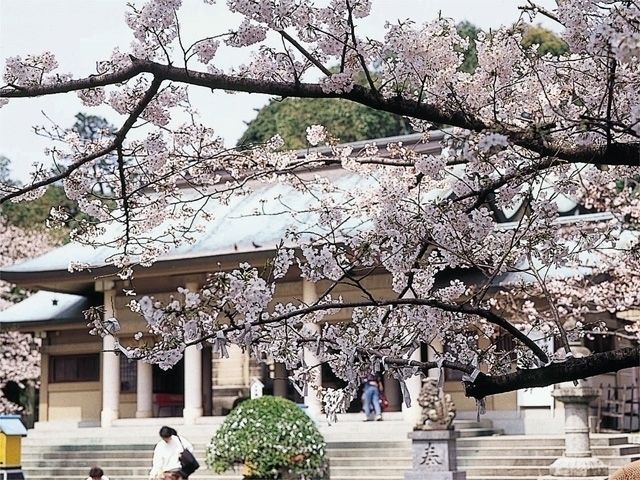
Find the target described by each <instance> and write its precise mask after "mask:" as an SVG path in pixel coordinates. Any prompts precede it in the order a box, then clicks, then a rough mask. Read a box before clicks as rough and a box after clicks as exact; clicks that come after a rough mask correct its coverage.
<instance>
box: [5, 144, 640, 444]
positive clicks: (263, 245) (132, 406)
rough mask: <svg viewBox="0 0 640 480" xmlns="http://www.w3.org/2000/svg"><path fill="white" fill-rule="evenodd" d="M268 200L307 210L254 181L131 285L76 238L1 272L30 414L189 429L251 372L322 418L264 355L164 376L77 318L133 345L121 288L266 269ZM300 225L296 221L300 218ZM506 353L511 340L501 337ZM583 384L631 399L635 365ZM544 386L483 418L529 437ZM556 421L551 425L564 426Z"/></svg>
mask: <svg viewBox="0 0 640 480" xmlns="http://www.w3.org/2000/svg"><path fill="white" fill-rule="evenodd" d="M442 135H443V134H441V133H439V134H436V133H434V134H433V135H432V138H431V139H430V141H429V142H426V143H423V142H421V141H420V139H421V136H420V135H409V136H405V137H398V138H393V139H380V140H378V141H377V143H378V144H383V143H387V142H389V141H400V140H401V141H403V142H404V144H405V145H406V146H410V147H411V148H415V149H416V150H417V151H418V152H419V153H424V154H426V153H435V152H437V151H438V150H439V149H440V142H439V141H440V140H441V136H442ZM365 143H369V142H356V143H354V144H353V147H354V150H357V149H358V148H359V147H362V146H364V144H365ZM381 154H383V153H381ZM324 173H325V174H326V175H327V176H328V177H330V178H331V179H332V181H334V182H337V183H339V184H342V185H349V184H353V185H357V184H358V182H363V181H364V180H363V179H361V178H357V177H356V176H355V175H353V174H349V173H345V172H344V171H341V170H338V169H335V170H328V171H326V172H324ZM265 199H266V200H274V199H278V202H281V203H282V204H284V205H289V206H293V207H294V209H297V210H300V211H304V210H305V202H308V201H309V200H308V199H307V198H306V197H305V196H304V194H302V193H301V192H298V191H295V190H293V189H287V188H286V187H283V186H282V185H278V184H265V185H262V186H260V187H259V188H256V189H255V191H254V192H253V193H251V194H250V195H248V196H247V197H243V198H239V199H237V200H235V201H231V202H229V203H228V204H227V205H220V206H219V208H217V209H216V211H215V218H214V219H213V220H212V221H210V222H208V223H206V224H205V225H204V231H202V232H201V233H198V237H197V240H196V241H195V243H193V244H190V245H183V246H180V247H177V248H174V249H173V250H171V251H170V252H168V253H167V254H165V255H163V256H162V257H160V258H159V259H158V260H157V261H156V262H155V263H154V264H153V265H152V266H150V267H140V268H136V269H135V276H134V279H133V280H132V281H130V280H121V279H119V278H118V277H117V276H115V275H114V269H113V267H110V266H107V265H106V264H105V258H107V257H109V256H110V255H112V254H113V253H115V250H111V249H110V248H109V247H98V248H93V247H88V246H83V245H79V244H75V243H69V244H66V245H64V246H61V247H59V248H56V249H54V250H52V251H50V252H48V253H47V254H44V255H42V256H40V257H37V258H33V259H30V260H27V261H25V262H23V263H20V264H17V265H13V266H9V267H4V268H2V269H0V277H1V278H2V279H3V280H5V281H8V282H11V283H15V284H17V285H18V286H20V287H23V288H27V289H32V290H37V293H35V294H33V295H32V296H30V297H28V298H27V299H26V300H24V301H23V302H21V303H19V304H17V305H15V306H13V307H11V308H9V309H8V310H5V311H3V312H0V328H3V329H13V330H20V331H24V332H33V334H34V335H35V337H36V338H37V339H39V341H40V342H41V352H42V378H41V384H40V392H39V421H40V422H54V421H67V422H77V423H78V424H80V425H98V424H100V425H102V426H104V427H107V426H110V425H113V424H114V423H117V421H118V420H119V419H123V418H135V417H137V418H155V417H169V416H170V417H176V416H182V417H183V418H184V423H185V424H190V423H191V424H193V423H198V422H199V419H200V418H201V417H203V416H217V415H225V414H226V413H228V412H229V411H230V409H231V408H232V407H233V406H234V402H236V401H237V400H238V399H239V398H242V397H246V396H248V395H249V389H250V385H251V382H252V381H253V380H254V379H259V380H260V381H261V382H262V383H263V384H264V385H265V389H266V390H265V392H266V393H270V394H273V395H280V396H286V397H288V398H291V399H293V400H295V401H297V402H298V403H301V404H302V403H304V404H305V405H307V408H308V409H309V411H310V413H312V414H317V415H319V414H320V413H321V405H320V403H319V401H318V400H317V398H315V396H313V395H308V396H306V397H303V396H301V395H300V392H298V391H297V390H296V389H295V388H294V386H293V385H292V384H291V383H290V382H289V380H288V374H287V371H286V369H285V367H284V365H283V364H279V363H274V362H272V361H270V360H269V359H264V362H262V363H261V362H258V361H256V360H255V359H251V358H249V356H248V354H246V353H244V352H243V351H241V349H240V348H238V347H232V348H230V349H229V358H218V357H217V356H215V355H214V354H213V353H212V349H211V346H205V347H204V348H202V349H198V348H197V347H195V346H191V347H188V348H187V349H186V351H185V355H184V358H183V359H182V360H181V361H180V362H179V363H178V364H177V365H176V366H175V367H174V368H172V369H170V370H167V371H164V370H161V369H160V368H159V367H158V366H157V365H151V364H149V363H146V362H144V361H135V360H129V359H127V358H126V357H125V356H123V355H116V354H114V353H113V349H114V338H113V337H111V336H106V337H104V338H101V337H99V336H93V335H90V334H89V330H90V329H89V327H87V320H86V319H85V317H84V314H83V311H84V310H86V309H87V308H88V307H91V306H102V307H103V309H104V316H105V318H111V317H116V318H117V319H118V321H119V323H120V325H121V332H120V335H121V338H122V339H123V340H122V341H123V343H125V344H126V343H127V342H128V343H130V344H135V342H136V341H137V340H134V335H135V334H136V332H138V331H142V332H145V331H146V327H145V322H144V320H143V319H142V317H141V316H140V315H138V314H135V313H133V312H132V311H131V310H130V309H129V308H128V307H127V304H128V302H129V301H130V300H131V299H132V298H135V297H131V296H128V295H127V291H129V290H135V293H136V294H137V295H139V296H141V295H151V296H153V297H155V298H157V299H159V300H167V299H168V298H169V297H170V296H171V295H178V293H177V290H178V288H180V287H186V288H188V289H190V290H195V289H197V288H198V287H200V286H202V285H203V284H204V282H205V280H206V278H207V274H209V273H211V272H215V271H221V270H222V271H224V270H231V269H234V268H237V266H238V264H239V263H241V262H249V263H251V264H252V265H265V264H266V262H267V261H268V259H269V258H271V257H272V255H273V253H274V251H275V247H276V245H277V244H278V243H280V241H281V240H282V239H283V238H284V236H285V231H286V230H287V228H289V227H290V221H291V220H290V217H287V216H269V215H264V216H261V215H255V212H256V211H258V210H260V209H263V208H264V200H265ZM562 202H563V203H562V204H559V207H560V209H561V210H562V211H563V212H567V213H568V215H567V216H566V217H561V221H567V222H571V221H573V220H572V218H575V217H574V216H573V215H574V213H575V212H576V211H577V205H576V203H575V202H572V201H571V199H567V198H565V199H563V200H562ZM502 214H503V216H504V221H505V222H508V221H509V220H510V219H512V218H513V217H514V215H516V214H517V212H515V211H512V212H502ZM569 214H570V215H569ZM587 215H596V216H597V215H601V214H597V213H593V214H590V213H587V214H584V215H582V218H585V217H586V216H587ZM594 218H595V217H594ZM301 221H302V222H304V219H303V220H301ZM310 227H311V226H310ZM72 261H74V262H80V263H83V264H86V265H88V268H86V269H85V270H82V271H79V272H73V273H71V272H70V271H69V269H68V266H69V263H70V262H72ZM502 280H503V281H508V279H502ZM366 287H367V288H368V289H369V290H370V291H372V292H378V293H381V294H382V293H384V292H389V295H391V294H392V291H391V287H390V278H389V277H388V276H387V275H383V274H379V275H371V276H370V277H368V278H367V279H366ZM320 292H322V284H313V283H311V282H307V281H303V280H301V279H300V277H299V276H297V275H295V274H293V273H292V274H291V275H289V276H286V277H285V278H283V279H282V281H281V282H280V283H279V285H278V288H277V290H276V297H277V298H276V300H278V301H285V302H286V301H294V300H297V301H303V302H307V303H310V302H313V301H314V300H315V299H316V298H317V296H318V295H319V293H320ZM335 293H336V294H340V295H342V296H343V297H344V298H345V299H348V298H350V297H352V298H355V296H356V295H357V292H356V291H355V290H349V289H348V288H346V287H342V289H341V290H338V291H336V292H335ZM337 319H338V320H343V321H348V315H347V312H343V313H341V314H339V315H338V317H337ZM603 320H604V321H606V322H607V324H608V325H609V326H610V327H611V328H618V326H619V324H620V323H622V322H624V319H621V318H617V317H616V316H615V315H610V316H608V317H607V318H603ZM535 334H536V333H535V332H533V333H532V335H535ZM143 340H144V339H143ZM505 341H506V340H505ZM623 345H624V340H623V339H618V338H616V337H614V336H607V337H602V338H600V337H598V338H597V339H595V340H590V343H589V344H588V345H587V346H588V347H589V348H591V349H592V350H608V349H613V348H618V347H619V346H623ZM440 347H442V346H440ZM505 348H508V345H506V344H505ZM546 348H547V349H548V350H549V351H550V352H552V351H553V349H554V346H553V345H552V344H551V343H549V342H547V344H546ZM432 355H433V353H432V350H431V349H427V348H426V347H425V348H423V349H422V350H421V351H420V350H418V351H416V353H415V354H414V358H415V359H421V360H430V359H432ZM319 373H320V375H318V378H319V381H320V382H321V385H322V386H323V387H331V386H338V385H340V379H338V378H337V377H336V376H335V375H333V372H331V370H330V368H328V367H326V366H323V367H322V369H321V371H320V372H319ZM434 375H437V372H434ZM445 375H446V378H445V380H446V381H445V391H447V392H448V393H451V394H452V396H453V399H454V401H455V403H456V405H457V406H458V411H459V416H461V417H464V416H465V415H467V416H468V418H475V415H476V412H477V406H476V403H475V401H474V400H473V399H468V398H466V397H465V396H464V392H463V387H462V383H461V381H460V380H461V377H460V376H459V375H458V373H457V372H450V371H445ZM591 381H592V382H593V383H594V384H595V385H600V384H602V385H608V386H610V387H612V388H622V389H623V390H624V388H626V387H634V386H635V388H636V398H635V401H636V402H637V400H638V399H637V388H638V386H639V385H640V367H638V368H633V369H627V370H624V371H621V372H619V373H617V374H609V375H602V376H599V377H596V378H593V379H591ZM420 385H421V380H420V378H419V377H414V378H413V379H410V380H409V381H408V382H407V386H408V388H409V390H410V393H411V394H412V396H413V398H417V395H418V392H419V390H420ZM552 388H553V387H546V388H539V389H534V390H529V391H519V392H510V393H505V394H501V395H495V396H492V397H490V398H488V399H487V402H486V409H487V414H486V415H487V417H488V418H490V419H491V420H493V423H494V425H495V426H497V427H500V428H502V429H504V431H505V432H507V433H538V432H539V430H540V429H541V428H542V427H541V425H542V424H544V423H545V422H546V421H547V420H548V419H550V418H552V417H553V416H554V415H555V409H556V408H557V407H559V405H556V404H555V403H554V399H553V397H552V396H551V395H550V392H551V390H552ZM629 391H631V390H629ZM310 392H311V389H310ZM385 392H386V395H387V398H388V399H389V401H390V409H391V410H392V411H393V410H395V411H400V410H402V411H403V416H404V418H405V419H406V420H408V421H412V420H413V419H415V418H416V417H417V416H419V414H420V412H419V408H420V407H419V406H418V405H417V402H414V406H412V407H410V408H406V407H404V406H403V404H402V398H401V393H400V388H399V385H398V383H397V382H396V381H395V380H393V379H391V378H387V377H385ZM633 408H635V409H636V417H635V420H634V417H633V416H632V417H630V418H631V419H630V420H625V419H623V422H625V421H628V422H631V423H633V422H635V423H634V424H631V423H630V424H629V425H626V427H629V428H631V429H634V428H635V429H637V428H638V424H637V422H638V420H637V418H638V417H637V408H638V404H637V403H636V404H635V407H634V406H633V405H632V409H633ZM351 410H352V411H354V412H359V411H360V405H359V401H358V400H355V401H354V402H353V404H352V406H351ZM557 424H558V427H557V428H558V429H560V428H561V426H562V422H557ZM551 425H553V423H552V424H546V425H545V431H546V432H549V429H550V428H553V427H552V426H551ZM623 426H624V425H623Z"/></svg>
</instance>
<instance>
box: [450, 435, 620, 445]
mask: <svg viewBox="0 0 640 480" xmlns="http://www.w3.org/2000/svg"><path fill="white" fill-rule="evenodd" d="M628 441H629V440H628V437H627V436H625V435H593V436H592V437H591V445H592V446H613V445H624V444H627V443H628ZM458 446H459V447H477V446H508V447H513V446H517V447H552V446H560V447H564V437H563V436H562V435H554V436H551V435H548V436H537V435H536V436H534V435H526V436H525V435H498V436H491V437H482V438H460V439H458Z"/></svg>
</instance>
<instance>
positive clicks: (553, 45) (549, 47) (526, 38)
mask: <svg viewBox="0 0 640 480" xmlns="http://www.w3.org/2000/svg"><path fill="white" fill-rule="evenodd" d="M532 45H539V47H538V51H537V53H538V55H546V54H547V53H550V54H551V55H554V56H560V55H564V54H565V53H567V52H568V51H569V46H568V45H567V44H566V43H565V41H564V40H562V39H561V38H560V37H558V36H557V35H556V34H555V33H553V32H552V31H551V30H547V29H546V28H543V27H541V26H540V25H536V26H533V27H529V28H527V30H526V31H525V32H524V34H523V35H522V46H523V47H526V48H529V47H531V46H532Z"/></svg>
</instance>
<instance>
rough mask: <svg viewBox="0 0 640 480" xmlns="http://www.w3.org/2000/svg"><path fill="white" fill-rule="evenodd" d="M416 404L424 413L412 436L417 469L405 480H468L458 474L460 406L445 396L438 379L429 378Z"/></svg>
mask: <svg viewBox="0 0 640 480" xmlns="http://www.w3.org/2000/svg"><path fill="white" fill-rule="evenodd" d="M416 400H418V401H417V402H416V403H417V404H418V405H419V406H420V407H421V411H420V418H419V421H418V423H417V424H416V426H415V427H414V431H413V432H410V433H409V438H410V439H411V450H412V457H413V465H412V469H411V470H410V471H408V472H405V474H404V480H465V479H466V478H467V474H466V473H465V472H459V471H458V464H457V460H456V439H457V438H458V437H459V436H460V433H459V432H456V431H455V430H453V419H454V418H455V416H456V406H455V405H454V403H453V401H452V400H451V396H450V395H445V394H443V392H442V390H441V389H440V388H439V387H438V381H437V380H436V379H435V378H426V379H425V380H424V382H423V384H422V389H421V390H420V395H419V397H418V398H417V399H416Z"/></svg>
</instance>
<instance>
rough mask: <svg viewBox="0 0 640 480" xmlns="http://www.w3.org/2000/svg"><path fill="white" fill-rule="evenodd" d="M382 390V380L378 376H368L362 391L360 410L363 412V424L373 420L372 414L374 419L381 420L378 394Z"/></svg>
mask: <svg viewBox="0 0 640 480" xmlns="http://www.w3.org/2000/svg"><path fill="white" fill-rule="evenodd" d="M383 390H384V387H383V385H382V380H381V379H380V376H379V375H376V374H373V373H372V374H370V375H369V376H368V377H367V378H366V380H365V381H364V386H363V390H362V409H363V410H364V416H365V419H364V420H365V422H368V421H371V420H373V417H372V413H374V412H375V419H376V420H378V421H380V420H382V408H381V407H380V393H381V392H382V391H383Z"/></svg>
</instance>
